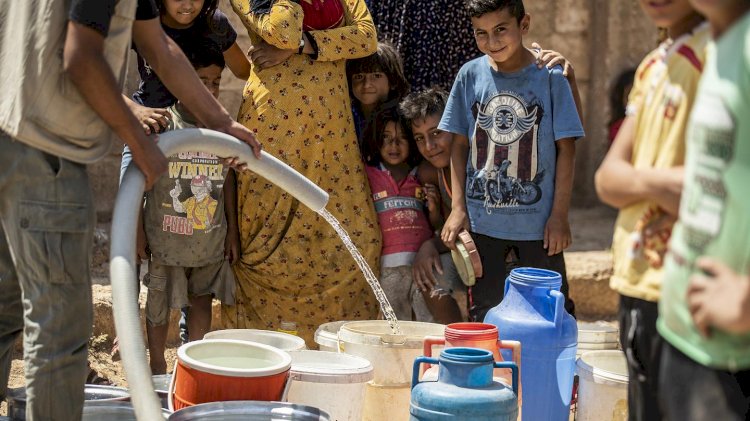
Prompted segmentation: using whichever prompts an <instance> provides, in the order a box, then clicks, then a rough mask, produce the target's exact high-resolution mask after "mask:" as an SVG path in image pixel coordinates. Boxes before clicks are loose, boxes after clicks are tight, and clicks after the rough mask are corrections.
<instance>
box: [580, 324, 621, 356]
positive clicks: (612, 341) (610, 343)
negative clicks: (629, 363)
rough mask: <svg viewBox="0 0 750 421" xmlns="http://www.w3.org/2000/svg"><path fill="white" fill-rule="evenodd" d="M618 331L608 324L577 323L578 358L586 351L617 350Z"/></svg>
mask: <svg viewBox="0 0 750 421" xmlns="http://www.w3.org/2000/svg"><path fill="white" fill-rule="evenodd" d="M619 335H620V332H619V330H618V329H617V328H616V327H615V326H612V325H610V324H608V323H603V322H596V323H587V322H578V349H577V352H576V356H577V357H580V356H581V355H583V354H584V353H586V352H588V351H598V350H607V349H619V348H620V343H619Z"/></svg>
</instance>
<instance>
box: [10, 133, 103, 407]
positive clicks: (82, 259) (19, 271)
mask: <svg viewBox="0 0 750 421" xmlns="http://www.w3.org/2000/svg"><path fill="white" fill-rule="evenodd" d="M0 222H1V224H0V399H2V398H4V397H5V395H6V392H7V382H8V376H9V374H10V363H11V357H12V352H13V343H14V341H15V340H16V338H17V337H18V335H20V334H21V333H22V332H23V346H24V365H25V377H26V394H27V405H26V419H27V420H31V421H34V420H61V421H67V420H80V418H81V413H82V408H83V400H84V396H83V386H84V383H85V381H86V374H87V369H86V360H87V344H88V339H89V337H90V336H91V330H92V321H93V314H92V304H91V278H90V274H89V261H90V257H91V249H92V244H93V243H92V241H93V229H94V222H95V215H94V209H93V203H92V197H91V189H90V187H89V181H88V175H87V173H86V168H85V166H84V165H81V164H77V163H74V162H71V161H68V160H65V159H61V158H58V157H54V156H52V155H49V154H45V153H43V152H41V151H39V150H37V149H34V148H31V147H29V146H26V145H25V144H22V143H20V142H17V141H14V140H13V139H12V138H10V137H9V136H8V135H7V134H5V133H2V132H0Z"/></svg>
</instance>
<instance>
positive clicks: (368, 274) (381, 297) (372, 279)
mask: <svg viewBox="0 0 750 421" xmlns="http://www.w3.org/2000/svg"><path fill="white" fill-rule="evenodd" d="M318 213H319V214H320V216H322V217H323V219H325V220H326V221H328V223H329V224H331V226H332V227H333V229H334V230H336V233H337V234H338V235H339V237H341V241H343V242H344V245H345V246H346V249H347V250H349V253H351V255H352V257H353V258H354V261H355V262H357V266H359V269H360V270H361V271H362V273H363V274H364V275H365V279H366V280H367V283H368V284H370V288H372V292H373V293H375V298H377V300H378V303H380V310H381V311H382V312H383V315H384V316H385V319H386V320H387V321H388V325H389V326H390V327H391V331H392V332H393V334H394V335H400V334H401V328H400V327H399V325H398V319H396V313H394V311H393V307H391V303H389V302H388V297H386V296H385V292H384V291H383V288H382V287H381V286H380V282H378V278H377V277H376V276H375V274H374V273H372V269H370V265H368V264H367V261H366V260H365V258H364V257H363V256H362V254H361V253H360V252H359V250H357V246H355V245H354V242H353V241H352V239H351V237H349V234H348V233H347V232H346V230H345V229H344V227H342V226H341V223H339V221H338V219H336V217H335V216H333V215H331V213H330V212H328V211H327V210H326V209H321V210H320V211H318Z"/></svg>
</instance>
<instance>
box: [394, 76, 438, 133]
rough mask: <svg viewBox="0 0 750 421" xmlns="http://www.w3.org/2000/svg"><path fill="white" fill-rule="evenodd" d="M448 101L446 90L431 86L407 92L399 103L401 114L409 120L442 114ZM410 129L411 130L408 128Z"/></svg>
mask: <svg viewBox="0 0 750 421" xmlns="http://www.w3.org/2000/svg"><path fill="white" fill-rule="evenodd" d="M447 102H448V92H446V91H444V90H443V89H442V88H440V87H437V86H433V87H431V88H428V89H425V90H424V91H420V92H414V93H411V94H409V95H408V96H407V97H406V98H404V100H403V101H401V104H400V105H399V111H400V112H401V115H402V116H403V117H404V118H405V119H406V120H407V121H408V122H409V125H411V122H412V121H414V120H419V119H423V118H427V117H429V116H431V115H434V114H438V115H441V116H442V115H443V111H444V110H445V104H446V103H447ZM409 131H411V130H409Z"/></svg>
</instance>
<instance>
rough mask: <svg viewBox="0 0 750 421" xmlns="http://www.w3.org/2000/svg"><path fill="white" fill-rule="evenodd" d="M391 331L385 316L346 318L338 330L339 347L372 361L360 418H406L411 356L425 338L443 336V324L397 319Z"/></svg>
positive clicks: (401, 420) (398, 420)
mask: <svg viewBox="0 0 750 421" xmlns="http://www.w3.org/2000/svg"><path fill="white" fill-rule="evenodd" d="M399 327H400V328H401V334H399V335H394V334H393V333H392V331H391V328H390V326H389V325H388V322H387V321H385V320H366V321H358V322H349V323H346V324H344V325H343V326H341V329H340V330H339V334H338V339H339V349H340V350H341V352H345V353H347V354H351V355H357V356H360V357H363V358H365V359H367V360H369V361H370V363H372V366H373V368H374V369H375V370H374V372H375V376H374V378H373V380H372V382H370V383H369V384H368V385H367V386H366V387H365V406H364V411H363V414H362V420H363V421H381V420H389V421H407V420H408V419H409V401H410V398H411V375H412V367H413V365H414V359H415V358H417V357H419V356H421V355H422V351H423V349H424V338H425V337H427V336H438V337H442V336H443V335H444V332H445V325H441V324H436V323H423V322H399Z"/></svg>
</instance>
